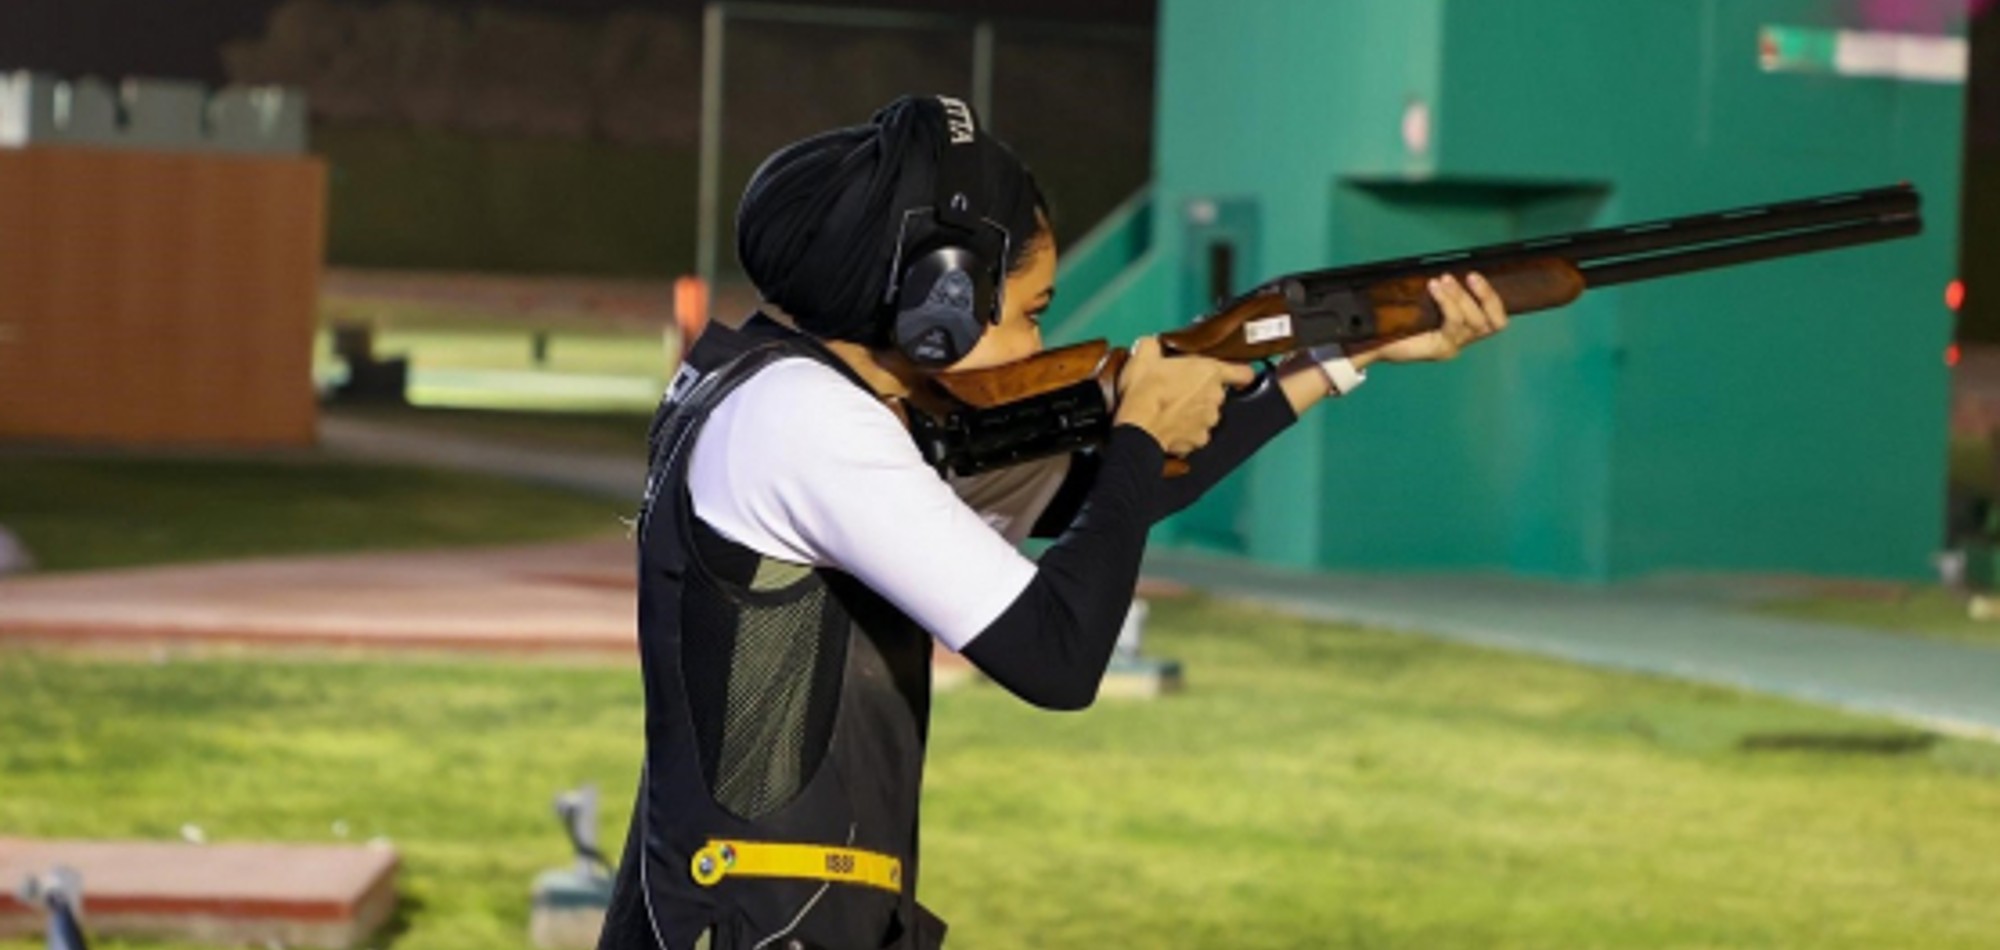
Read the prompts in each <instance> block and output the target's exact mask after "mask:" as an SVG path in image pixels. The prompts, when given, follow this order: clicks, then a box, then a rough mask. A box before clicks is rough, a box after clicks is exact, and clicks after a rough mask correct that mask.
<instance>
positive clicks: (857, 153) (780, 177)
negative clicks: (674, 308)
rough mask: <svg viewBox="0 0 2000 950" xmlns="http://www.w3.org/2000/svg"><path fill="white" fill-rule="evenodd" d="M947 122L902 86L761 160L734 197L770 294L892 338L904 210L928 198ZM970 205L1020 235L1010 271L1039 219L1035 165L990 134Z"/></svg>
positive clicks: (832, 336)
mask: <svg viewBox="0 0 2000 950" xmlns="http://www.w3.org/2000/svg"><path fill="white" fill-rule="evenodd" d="M946 135H947V130H946V127H945V120H944V114H943V110H942V109H940V108H938V107H937V105H936V101H935V100H933V99H928V98H921V99H920V98H917V97H914V96H904V97H903V98H900V99H897V100H896V101H895V102H892V103H890V104H888V105H887V106H884V107H883V108H882V110H881V111H879V112H877V113H875V117H874V118H873V119H872V120H870V122H869V123H868V124H867V125H858V126H853V127H851V128H845V129H835V130H833V131H831V132H823V133H821V134H819V135H815V136H813V137H811V138H808V139H805V140H803V141H800V142H794V143H792V144H791V145H787V146H785V147H784V148H781V149H779V150H778V151H777V152H775V153H773V154H772V155H771V157H770V158H767V159H765V160H764V164H763V165H762V166H761V167H759V168H758V169H757V173H756V174H755V175H752V176H751V178H750V184H749V186H748V187H747V188H745V189H744V191H743V202H742V204H740V205H738V206H737V209H736V256H737V259H738V260H739V261H740V262H741V263H742V265H743V272H744V274H746V275H747V276H748V277H749V278H750V281H751V283H753V284H755V285H756V286H757V290H758V292H759V293H760V294H762V295H763V297H764V299H765V300H767V301H769V302H771V303H772V304H774V305H776V306H778V307H779V308H781V309H783V310H784V311H785V313H787V314H789V315H790V316H791V318H792V320H793V322H795V323H796V324H797V325H798V327H799V329H801V330H803V331H805V332H807V333H810V334H812V335H814V336H817V337H820V338H822V339H829V340H848V341H852V342H855V343H860V344H863V345H865V346H869V347H871V348H880V347H886V346H888V345H889V325H888V324H889V319H888V317H889V310H888V308H887V307H885V305H884V304H883V300H882V297H883V294H884V293H885V291H886V289H887V287H888V283H889V267H890V264H891V262H892V261H893V260H894V259H895V256H896V238H897V233H898V229H899V227H900V226H901V224H902V221H903V215H904V212H905V211H908V210H910V209H912V208H925V207H929V206H930V205H931V203H932V202H933V200H934V197H933V196H934V193H935V191H936V180H937V167H938V155H939V153H940V151H941V150H942V148H943V147H944V144H945V141H946ZM979 147H980V148H981V149H982V154H981V156H980V161H979V163H978V167H979V170H980V175H979V177H980V181H979V182H978V184H977V186H976V189H975V190H976V191H977V192H978V193H976V194H974V195H972V196H971V197H972V199H973V202H974V208H973V210H974V211H976V212H978V213H980V214H983V215H985V216H986V217H989V218H992V219H993V220H994V221H996V222H998V223H999V224H1000V225H1001V226H1002V227H1004V228H1006V229H1007V232H1008V233H1009V234H1010V235H1012V236H1013V239H1012V244H1011V246H1010V247H1009V250H1008V260H1007V261H1006V269H1007V271H1009V272H1012V271H1013V270H1014V269H1015V268H1016V267H1017V266H1018V265H1019V263H1020V260H1021V258H1022V255H1023V254H1024V253H1025V251H1026V250H1027V249H1028V247H1029V246H1030V245H1031V244H1032V243H1033V239H1034V238H1036V237H1038V236H1039V235H1040V233H1041V231H1042V230H1043V227H1042V223H1043V221H1044V220H1045V218H1046V215H1047V207H1046V205H1047V203H1046V202H1045V201H1044V199H1043V198H1042V193H1041V189H1040V188H1039V187H1037V186H1036V184H1035V179H1034V175H1033V174H1031V173H1030V172H1029V171H1028V169H1027V166H1025V165H1023V164H1021V161H1020V159H1018V158H1016V157H1015V156H1014V153H1013V152H1012V151H1011V150H1009V149H1008V148H1007V146H1006V145H1004V144H1002V143H1001V142H999V141H998V140H996V139H994V138H993V137H992V136H989V135H986V134H984V133H983V132H982V133H981V134H980V136H979Z"/></svg>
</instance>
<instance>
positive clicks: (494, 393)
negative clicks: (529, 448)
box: [313, 299, 679, 414]
mask: <svg viewBox="0 0 2000 950" xmlns="http://www.w3.org/2000/svg"><path fill="white" fill-rule="evenodd" d="M320 318H321V324H322V330H321V331H320V333H319V337H318V339H317V340H316V342H315V344H314V351H313V375H314V377H315V378H316V379H317V380H319V381H320V384H321V385H322V386H323V387H324V386H328V385H331V383H332V381H333V380H335V379H339V378H342V376H343V374H344V373H345V371H346V370H345V368H344V366H343V365H342V364H341V362H340V360H338V359H337V358H336V357H335V356H334V352H333V334H332V331H331V330H330V329H328V328H330V327H332V326H334V325H335V324H341V323H360V324H365V325H368V326H371V327H373V328H374V329H375V339H374V352H375V355H376V357H377V358H378V359H388V358H392V357H399V356H400V357H407V358H408V359H409V361H410V368H411V380H410V387H409V393H408V395H409V398H410V401H411V402H412V403H414V404H417V405H421V406H440V407H457V408H481V409H495V410H524V411H540V412H580V413H600V414H601V413H620V412H624V413H639V412H650V411H651V410H652V408H653V406H654V405H656V404H657V403H658V402H659V399H660V393H661V392H662V391H663V390H664V389H665V388H666V383H667V378H668V376H670V375H671V372H672V369H673V367H674V366H675V365H676V362H677V360H678V358H679V354H678V347H677V341H676V340H675V339H674V338H672V337H671V335H668V336H663V335H662V334H661V333H660V332H659V331H656V330H649V329H644V328H637V327H631V326H621V325H618V324H615V323H611V322H606V321H601V320H599V321H593V320H589V319H585V318H549V319H542V320H537V319H535V318H533V317H526V316H509V315H498V314H492V313H487V312H484V311H477V310H463V309H457V308H452V307H446V306H438V305H434V304H428V303H393V302H382V301H372V300H342V299H330V300H327V301H325V302H324V303H323V304H322V305H321V308H320ZM538 334H539V335H541V336H542V337H543V339H544V340H545V341H546V351H545V354H544V358H543V359H542V360H540V361H537V360H536V358H535V349H534V346H535V337H536V336H537V335H538Z"/></svg>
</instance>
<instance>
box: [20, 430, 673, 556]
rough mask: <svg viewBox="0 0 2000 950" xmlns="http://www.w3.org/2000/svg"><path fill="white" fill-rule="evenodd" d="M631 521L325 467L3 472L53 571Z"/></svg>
mask: <svg viewBox="0 0 2000 950" xmlns="http://www.w3.org/2000/svg"><path fill="white" fill-rule="evenodd" d="M641 432H642V435H641V438H642V439H643V430H641ZM628 513H629V512H626V511H623V510H621V509H620V508H619V507H618V505H616V504H615V503H612V502H607V501H602V500H598V499H594V498H587V497H582V496H578V495H572V494H568V493H564V492H560V491H553V490H549V489H543V488H531V487H526V486H522V485H518V484H515V483H512V482H506V481H501V480H499V479H495V478H483V477H477V476H471V475H461V474H455V473H449V472H437V471H429V470H424V469H415V468H404V467H398V466H387V465H373V464H362V463H350V462H333V461H328V460H325V459H320V458H315V457H300V458H298V459H294V460H284V459H247V458H238V459H195V458H186V459H180V458H140V457H74V458H66V457H34V456H12V457H7V458H5V459H4V460H0V524H4V525H6V526H7V527H8V528H9V529H10V530H12V531H14V532H15V533H17V534H18V535H20V536H21V538H22V540H23V541H25V542H26V543H27V545H28V548H29V550H30V551H33V552H34V554H35V558H36V560H37V561H38V562H40V564H41V566H42V567H43V568H44V569H47V570H77V569H83V568H94V567H121V566H127V565H139V564H160V563H171V562H180V561H203V560H216V559H223V558H235V557H252V556H258V555H266V554H311V553H330V552H338V551H357V550H377V549H408V548H427V547H447V546H455V545H478V544H506V543H515V542H527V541H546V540H556V539H563V538H577V537H587V536H592V535H608V534H614V533H616V532H619V531H622V530H623V527H622V526H621V525H620V524H619V521H618V518H619V516H620V515H624V514H628Z"/></svg>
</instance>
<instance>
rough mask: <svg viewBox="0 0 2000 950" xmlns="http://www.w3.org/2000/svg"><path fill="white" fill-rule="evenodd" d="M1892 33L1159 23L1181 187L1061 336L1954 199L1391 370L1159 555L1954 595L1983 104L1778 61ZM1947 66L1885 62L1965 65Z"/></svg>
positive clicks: (1744, 11) (1119, 234) (1831, 6)
mask: <svg viewBox="0 0 2000 950" xmlns="http://www.w3.org/2000/svg"><path fill="white" fill-rule="evenodd" d="M1961 7H1962V5H1961ZM1944 8H1945V5H1943V4H1940V5H1939V9H1944ZM1862 15H1863V6H1862V5H1860V4H1855V3H1819V2H1808V0H1728V2H1724V0H1691V2H1687V3H1669V4H1606V3H1599V2H1595V0H1546V2H1537V3H1534V4H1513V3H1502V2H1496V0H1410V2H1402V3H1395V4H1325V3H1319V2H1316V0H1272V2H1268V3H1258V4H1255V5H1252V6H1250V7H1245V6H1244V5H1242V4H1231V3H1226V2H1221V0H1163V2H1162V4H1161V11H1160V26H1159V30H1160V50H1159V56H1160V77H1159V83H1158V89H1159V98H1158V104H1157V126H1156V142H1157V146H1156V151H1155V161H1154V178H1153V181H1152V183H1151V185H1150V186H1149V188H1148V189H1147V190H1146V191H1145V192H1143V193H1141V194H1139V195H1137V196H1135V197H1134V198H1133V199H1132V200H1131V201H1130V202H1128V203H1127V204H1126V205H1125V206H1124V207H1123V208H1121V209H1120V211H1119V212H1118V213H1117V214H1114V215H1113V216H1112V217H1111V219H1109V220H1107V221H1106V222H1105V224H1104V225H1102V226H1100V227H1099V228H1098V230H1097V231H1096V232H1094V233H1093V234H1092V235H1091V236H1090V237H1088V238H1086V239H1085V240H1084V241H1081V242H1078V243H1077V244H1076V245H1075V246H1073V247H1069V248H1065V250H1064V257H1065V260H1064V272H1063V275H1062V277H1061V278H1060V280H1059V284H1060V286H1062V295H1061V297H1060V298H1059V301H1060V302H1059V309H1058V310H1057V311H1056V312H1055V313H1052V314H1050V317H1049V319H1048V325H1049V326H1050V327H1051V332H1050V334H1049V335H1050V337H1051V342H1052V343H1056V344H1061V343H1068V342H1074V341H1078V340H1084V339H1091V338H1096V337H1108V338H1110V339H1112V340H1114V341H1124V340H1129V339H1131V338H1132V337H1133V336H1136V335H1139V334H1143V333H1154V332H1159V331H1162V330H1167V329H1173V328H1176V327H1178V326H1180V325H1183V324H1185V322H1186V321H1187V320H1189V319H1191V318H1192V317H1193V316H1194V315H1196V314H1199V313H1202V312H1205V311H1207V310H1208V309H1210V307H1211V306H1212V305H1213V304H1214V303H1215V301H1216V300H1217V299H1218V298H1221V297H1228V296H1232V295H1234V294H1236V293H1240V292H1242V291H1245V290H1247V289H1249V288H1251V287H1252V286H1255V285H1256V284H1258V283H1259V282H1261V281H1262V280H1264V279H1265V278H1268V277H1271V276H1274V275H1277V274H1281V273H1287V272H1293V271H1305V270H1316V269H1321V268H1327V267H1332V266H1338V265H1345V264H1352V263H1356V262H1363V261H1375V260H1385V259H1392V258H1397V257H1406V256H1409V255H1418V254H1425V253H1429V252H1435V251H1442V250H1449V249H1452V248H1461V247H1474V246H1482V245H1489V244H1500V243H1506V242H1510V241H1521V240H1527V239H1533V238H1538V237H1543V236H1546V235H1552V234H1561V233H1566V232H1574V231H1583V230H1588V229H1593V228H1604V227H1611V226H1616V225H1622V224H1627V223H1632V222H1640V221H1651V220H1658V219H1666V218H1674V217H1680V216H1684V215H1690V214H1696V213H1699V212H1703V211H1708V210H1713V209H1717V208H1735V207H1744V206H1751V205H1766V204H1772V203H1775V202H1780V201H1784V200H1787V199H1795V198H1802V197H1806V196H1809V195H1816V194H1828V193H1835V192H1844V191H1857V190H1860V189H1864V188H1869V187H1874V186H1877V185H1882V184H1885V183H1890V182H1899V181H1900V182H1909V183H1911V184H1913V185H1915V186H1916V188H1917V189H1918V190H1920V191H1921V192H1922V193H1923V195H1924V211H1925V219H1926V221H1925V225H1926V227H1925V234H1924V235H1923V236H1922V237H1921V238H1917V239H1914V240H1905V241H1898V242H1893V243H1890V244H1882V245H1873V246H1869V247H1866V248H1860V249H1852V250H1842V251H1838V252H1835V253H1830V254H1818V255H1812V256H1807V257H1800V258H1794V259H1788V260H1783V261H1776V262H1769V263H1761V264H1757V265H1755V266H1750V267H1740V268H1732V269H1729V270H1726V271H1718V272H1714V273H1706V274H1698V275H1690V276H1682V277H1675V278H1673V279H1671V280H1661V281H1649V282H1646V283H1642V284H1634V285H1630V286H1617V287H1606V288H1605V289H1602V290H1596V291H1592V292H1590V293H1588V294H1586V295H1585V296H1584V297H1583V298H1582V299H1581V300H1579V301H1578V302H1576V303H1575V304H1572V305H1571V306H1569V307H1566V308H1564V309H1562V310H1560V311H1557V312H1554V313H1547V314H1534V315H1529V316H1523V317H1522V318H1521V319H1520V321H1519V322H1518V323H1517V324H1516V325H1515V326H1514V328H1513V329H1511V330H1509V331H1508V333H1506V334H1505V335H1503V336H1502V337H1500V338H1498V339H1497V340H1495V341H1493V342H1490V343H1486V344H1482V345H1481V346H1479V347H1476V348H1474V349H1473V350H1471V351H1468V352H1467V353H1466V354H1465V355H1464V356H1463V357H1462V358H1461V359H1459V360H1458V361H1456V362H1454V363H1450V364H1446V365H1439V366H1417V367H1384V368H1381V369H1379V370H1378V371H1377V372H1376V375H1377V376H1378V377H1379V379H1377V380H1375V381H1373V382H1371V383H1370V384H1369V385H1368V386H1367V387H1365V388H1363V389H1362V390H1360V391H1359V392H1357V393H1355V394H1354V395H1353V396H1352V397H1351V398H1349V399H1346V400H1343V401H1342V402H1341V403H1340V404H1338V405H1333V406H1329V407H1325V408H1323V409H1320V410H1317V411H1315V412H1314V413H1312V414H1311V415H1309V416H1308V417H1307V418H1305V419H1303V420H1301V422H1300V423H1299V424H1298V425H1297V426H1296V427H1295V428H1294V429H1293V431H1291V432H1289V433H1287V434H1286V435H1284V436H1282V437H1281V439H1280V440H1279V441H1278V442H1277V443H1276V444H1275V445H1273V446H1272V447H1270V448H1268V449H1266V450H1265V451H1264V452H1263V453H1261V454H1260V455H1259V456H1258V457H1257V458H1255V459H1253V460H1252V461H1251V462H1250V463H1249V464H1248V465H1247V466H1246V467H1245V470H1244V471H1242V472H1239V473H1238V474H1236V475H1235V476H1233V477H1232V478H1231V479H1230V480H1228V481H1226V482H1224V483H1223V484H1222V485H1220V486H1218V487H1217V489H1216V490H1214V491H1212V492H1211V493H1210V494H1209V496H1208V497H1207V498H1205V499H1204V500H1203V501H1202V502H1201V503H1199V504H1198V505H1196V506H1195V507H1194V508H1192V509H1190V510H1189V511H1188V512H1185V513H1183V514H1182V515H1181V516H1179V517H1177V518H1175V519H1173V520H1172V521H1170V522H1169V523H1167V524H1166V525H1164V526H1162V528H1161V529H1158V530H1156V531H1155V534H1154V540H1155V543H1161V544H1165V545H1167V546H1171V547H1180V548H1186V549H1196V550H1206V551H1216V552H1223V553H1227V554H1232V555H1239V556H1243V557H1247V558H1250V559H1253V560H1256V561H1261V562H1265V563H1270V564H1276V565H1282V566H1289V567H1300V568H1315V569H1342V570H1393V571H1412V570H1415V571H1487V570H1500V571H1506V572H1510V573H1516V574H1524V575H1536V576H1549V577H1558V578H1570V579H1580V580H1608V579H1616V578H1622V577H1631V576H1636V575H1643V574H1648V573H1655V572H1662V571H1673V570H1693V571H1715V570H1721V571H1778V572H1807V573H1819V574H1835V575H1855V576H1875V577H1891V578H1914V577H1919V576H1923V575H1924V574H1925V573H1926V572H1927V571H1928V566H1929V563H1930V558H1931V556H1932V554H1933V553H1934V552H1935V551H1936V550H1937V549H1938V548H1939V546H1940V544H1941V541H1942V538H1941V534H1940V522H1941V512H1942V511H1943V507H1944V486H1945V455H1946V451H1945V446H1946V410H1947V404H1948V383H1949V379H1948V370H1947V368H1946V366H1945V362H1944V354H1945V349H1946V345H1947V343H1948V342H1949V341H1950V338H1951V332H1952V328H1951V315H1950V313H1949V312H1948V310H1947V309H1946V308H1945V307H1944V305H1943V303H1942V299H1941V295H1942V290H1943V288H1944V287H1945V286H1946V284H1947V283H1948V282H1949V281H1950V280H1951V279H1952V276H1953V271H1954V255H1955V247H1956V239H1957V234H1958V231H1959V228H1958V220H1957V209H1958V204H1959V202H1958V194H1959V190H1958V186H1959V164H1960V154H1961V149H1960V143H1961V140H1962V136H1963V129H1962V124H1961V119H1962V115H1963V112H1962V110H1963V103H1964V93H1963V87H1962V81H1954V78H1953V77H1954V75H1955V74H1954V72H1953V71H1952V70H1951V69H1947V68H1942V66H1948V65H1949V64H1938V63H1931V62H1928V61H1926V62H1923V63H1914V64H1911V65H1910V67H1909V68H1901V67H1898V68H1897V69H1885V68H1880V67H1881V64H1880V63H1873V64H1870V63H1862V64H1861V65H1863V66H1868V67H1869V68H1866V69H1862V68H1859V67H1856V68H1852V69H1850V68H1848V66H1849V65H1853V64H1843V62H1841V61H1840V60H1839V59H1838V58H1837V57H1835V58H1831V59H1829V61H1828V62H1827V63H1826V64H1824V68H1819V67H1818V66H1815V67H1814V68H1811V69H1807V68H1804V67H1802V66H1799V65H1798V64H1796V63H1792V62H1791V61H1789V60H1786V59H1784V58H1783V57H1782V56H1779V57H1775V58H1774V57H1772V56H1769V55H1767V54H1768V53H1769V51H1770V49H1771V48H1772V45H1773V44H1772V42H1771V40H1772V38H1773V37H1779V38H1783V37H1795V36H1799V35H1802V33H1801V31H1803V33H1804V34H1812V35H1818V34H1825V35H1827V36H1832V37H1836V38H1838V37H1840V36H1844V35H1846V34H1844V33H1843V32H1842V31H1854V30H1859V29H1862V28H1864V27H1866V26H1867V24H1865V23H1862V22H1861V17H1862ZM1957 23H1958V26H1957V27H1956V29H1957V30H1958V33H1959V34H1962V33H1963V25H1964V24H1963V17H1962V15H1961V16H1960V17H1959V18H1958V20H1957ZM1774 31H1775V32H1774ZM1933 39H1935V38H1924V37H1915V38H1911V39H1910V40H1909V42H1907V43H1904V42H1900V41H1881V42H1876V41H1873V40H1871V42H1873V43H1875V46H1870V47H1868V48H1876V47H1880V48H1885V49H1891V50H1903V49H1908V50H1918V51H1922V52H1923V55H1925V56H1931V55H1936V52H1935V51H1939V50H1942V51H1945V53H1946V54H1949V52H1950V51H1951V50H1953V49H1962V48H1963V46H1962V44H1957V45H1954V44H1952V43H1948V42H1946V43H1940V42H1933V41H1932V40H1933ZM1947 39H1949V38H1947ZM1779 45H1780V46H1782V44H1779ZM1829 48H1832V47H1829ZM1891 65H1895V64H1891ZM1956 75H1962V69H1961V70H1959V71H1958V73H1957V74H1956Z"/></svg>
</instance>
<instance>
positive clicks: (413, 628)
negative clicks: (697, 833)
mask: <svg viewBox="0 0 2000 950" xmlns="http://www.w3.org/2000/svg"><path fill="white" fill-rule="evenodd" d="M633 584H634V580H633V566H632V545H631V543H630V542H628V541H624V540H620V539H611V540H604V541H576V542H564V543H558V544H535V545H520V546H514V547H504V548H487V549H475V550H440V551H414V552H389V553H374V554H347V555H335V556H322V557H284V558H267V559H260V560H253V561H236V562H220V563H211V564H187V565H176V566H169V567H142V568H123V569H118V570H104V571H80V572H76V573H67V574H48V575H41V576H35V575H30V576H27V577H18V578H8V579H6V580H0V642H5V641H34V642H49V643H64V644H72V645H74V644H105V645H118V644H146V645H166V644H215V643H231V644H259V645H267V646H285V645H291V646H362V647H373V648H389V649H409V648H418V649H472V650H526V651H547V650H556V651H583V652H595V653H608V654H614V655H620V656H633V655H635V654H636V650H637V647H636V641H635V640H634V639H633V636H634V635H633V629H634V628H633V624H634V622H635V620H634V618H635V616H636V611H637V605H636V603H635V601H634V594H633Z"/></svg>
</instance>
